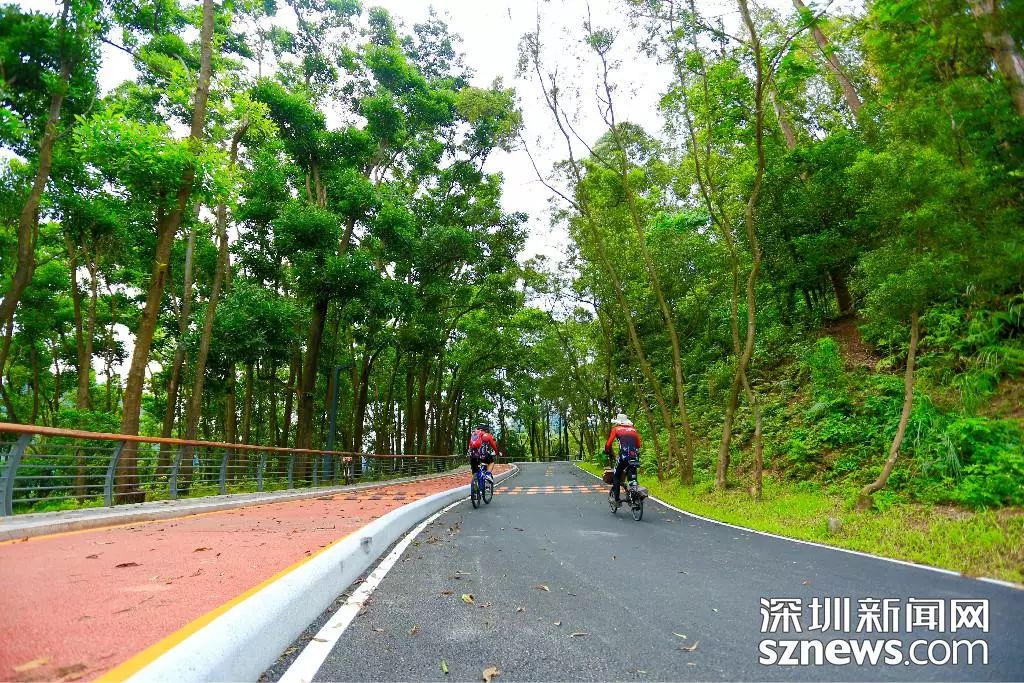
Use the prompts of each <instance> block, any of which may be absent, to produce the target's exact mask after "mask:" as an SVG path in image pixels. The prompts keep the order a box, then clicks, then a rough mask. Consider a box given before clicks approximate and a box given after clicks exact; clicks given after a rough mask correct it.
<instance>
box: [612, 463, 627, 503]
mask: <svg viewBox="0 0 1024 683" xmlns="http://www.w3.org/2000/svg"><path fill="white" fill-rule="evenodd" d="M625 469H626V461H625V460H623V459H622V458H619V459H618V461H617V462H616V463H615V473H614V474H612V494H613V495H614V496H615V502H617V503H618V502H621V498H620V497H619V487H620V486H621V485H622V473H623V472H624V471H625Z"/></svg>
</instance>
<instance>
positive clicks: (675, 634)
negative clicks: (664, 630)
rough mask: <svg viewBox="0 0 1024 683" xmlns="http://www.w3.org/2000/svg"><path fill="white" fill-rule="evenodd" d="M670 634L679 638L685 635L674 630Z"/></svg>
mask: <svg viewBox="0 0 1024 683" xmlns="http://www.w3.org/2000/svg"><path fill="white" fill-rule="evenodd" d="M672 635H674V636H679V637H680V638H685V637H686V636H684V635H683V634H682V633H676V632H675V631H672Z"/></svg>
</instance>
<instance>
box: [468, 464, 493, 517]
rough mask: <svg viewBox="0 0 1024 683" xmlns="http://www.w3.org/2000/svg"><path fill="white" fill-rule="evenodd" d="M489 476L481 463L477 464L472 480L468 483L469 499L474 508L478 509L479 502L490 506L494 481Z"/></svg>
mask: <svg viewBox="0 0 1024 683" xmlns="http://www.w3.org/2000/svg"><path fill="white" fill-rule="evenodd" d="M489 474H490V473H489V472H488V471H487V467H486V466H485V465H484V464H483V463H479V464H477V466H476V472H474V473H473V480H472V481H471V482H470V483H469V499H470V501H472V503H473V507H474V508H478V507H480V501H481V500H483V502H484V504H485V505H490V504H491V499H492V498H493V497H494V480H493V479H491V477H490V476H489Z"/></svg>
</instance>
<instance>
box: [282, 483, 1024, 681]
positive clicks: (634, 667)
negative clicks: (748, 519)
mask: <svg viewBox="0 0 1024 683" xmlns="http://www.w3.org/2000/svg"><path fill="white" fill-rule="evenodd" d="M520 467H521V468H522V472H521V473H520V474H519V475H518V476H517V477H515V478H513V479H512V480H511V481H510V482H509V483H508V484H507V485H506V486H504V487H501V488H499V489H498V491H497V493H496V495H495V497H494V502H493V503H492V504H491V505H489V506H483V507H481V509H479V510H474V509H472V508H471V507H470V505H469V503H468V502H467V503H464V504H462V505H459V506H458V507H456V508H454V509H453V510H451V511H450V512H448V513H447V514H445V515H443V516H441V517H440V518H439V519H438V520H437V521H436V522H434V523H433V524H432V525H431V526H430V527H428V528H427V529H426V530H425V531H424V532H423V533H422V534H421V535H420V536H419V537H418V539H417V542H416V543H415V544H414V545H412V546H410V547H409V549H408V550H407V551H406V553H405V555H404V557H403V558H402V560H401V561H400V562H399V563H398V564H397V565H396V566H395V567H394V568H393V569H392V570H391V572H390V573H389V574H388V575H387V577H386V578H385V579H384V581H383V582H382V583H381V585H380V586H379V587H378V589H377V591H376V592H375V593H374V595H373V596H372V598H371V600H370V602H369V604H368V606H367V609H366V610H365V611H364V613H363V614H362V615H361V616H359V617H357V618H356V619H355V620H354V621H353V622H352V624H351V625H350V626H349V627H348V630H347V631H346V632H345V634H344V635H343V636H342V638H341V640H340V641H339V643H338V645H337V647H335V649H334V650H333V651H332V653H331V655H330V657H329V658H328V660H327V661H326V662H325V663H324V665H323V666H322V667H321V669H320V671H319V672H318V674H317V680H322V681H336V680H341V681H349V680H374V681H393V680H409V681H420V680H477V681H479V680H481V672H482V671H483V670H484V669H485V668H487V667H490V666H494V667H497V668H498V669H499V670H500V671H501V677H500V679H498V680H499V681H500V682H502V683H504V682H507V681H514V680H543V681H548V680H551V681H555V680H557V681H563V680H588V681H589V680H641V681H647V680H651V681H659V680H1018V681H1019V680H1024V591H1021V590H1016V589H1013V588H1009V587H1003V586H998V585H994V584H990V583H985V582H980V581H976V580H972V579H967V578H962V577H959V576H952V575H948V574H942V573H938V572H934V571H928V570H925V569H920V568H916V567H910V566H905V565H900V564H895V563H892V562H885V561H883V560H879V559H874V558H870V557H862V556H857V555H852V554H849V553H843V552H838V551H834V550H830V549H827V548H820V547H815V546H810V545H805V544H799V543H794V542H790V541H786V540H781V539H776V538H772V537H768V536H763V535H759V534H755V533H751V532H744V531H739V530H737V529H734V528H730V527H726V526H723V525H718V524H714V523H711V522H706V521H703V520H699V519H696V518H693V517H689V516H687V515H684V514H681V513H678V512H676V511H674V510H671V509H669V508H666V507H663V506H661V505H658V504H656V503H654V502H653V501H648V504H647V508H646V510H645V515H644V518H643V521H641V522H634V521H633V519H632V518H631V517H630V516H629V513H628V510H626V509H623V510H620V511H619V513H618V514H617V515H612V514H611V512H610V511H609V508H608V505H607V498H606V495H605V494H604V493H602V492H593V491H592V490H593V488H594V485H595V484H599V483H600V482H598V480H596V479H594V478H593V477H591V476H589V475H587V474H585V473H583V472H581V471H579V470H577V469H576V468H575V467H573V466H572V465H570V464H568V463H557V464H542V463H538V464H526V465H520ZM549 486H555V487H561V486H569V487H573V489H572V492H569V493H564V492H554V493H536V494H527V491H528V490H534V489H533V487H549ZM538 586H546V587H547V588H549V589H550V590H543V589H542V588H538ZM464 593H465V594H471V595H472V596H473V603H474V604H472V605H470V604H466V603H465V602H464V601H463V600H462V595H463V594H464ZM815 597H818V598H850V601H851V608H850V609H851V613H852V614H851V624H850V628H849V630H847V631H846V632H826V633H821V632H808V631H807V629H808V627H810V626H813V619H812V617H813V614H812V613H813V609H812V607H811V600H812V599H813V598H815ZM761 598H799V599H800V600H801V601H802V602H801V608H802V613H801V615H800V620H799V622H800V624H801V628H802V632H801V633H790V634H785V633H775V634H764V633H762V631H761V629H762V625H763V623H762V611H761V602H760V599H761ZM866 598H882V599H896V600H898V603H894V604H895V605H896V606H897V607H898V608H899V609H900V613H899V631H900V632H898V633H894V634H864V633H860V634H858V633H856V629H857V623H858V609H859V605H860V603H859V602H858V601H860V600H862V599H866ZM909 598H915V599H938V600H941V601H943V605H944V607H943V609H944V611H945V612H946V614H944V621H945V624H944V626H945V630H946V632H945V633H938V632H935V631H926V630H923V627H922V626H918V627H917V628H914V629H913V631H912V632H911V633H906V621H905V620H906V612H907V611H908V602H907V600H908V599H909ZM953 599H956V600H965V599H967V600H985V599H987V600H988V601H989V608H988V609H989V615H988V616H989V631H988V632H987V633H982V632H980V631H978V630H976V629H970V630H965V629H963V628H961V629H960V630H958V631H957V632H956V633H949V628H950V625H951V624H950V618H951V616H952V615H951V614H950V613H949V612H950V611H951V604H950V602H949V601H950V600H953ZM789 623H790V624H792V622H789ZM844 630H845V629H844ZM776 631H778V629H776ZM410 632H411V633H410ZM681 636H685V638H682V637H681ZM763 639H775V640H783V639H788V640H792V639H798V640H806V639H819V640H824V641H829V640H836V639H838V640H855V641H860V640H865V639H870V640H872V641H874V640H884V639H895V640H899V641H901V642H902V643H903V646H902V647H903V650H902V654H903V655H904V656H905V655H907V654H909V653H908V650H909V647H910V643H911V642H912V641H915V640H926V641H933V640H945V641H946V642H947V643H948V642H950V641H951V640H954V639H957V640H959V639H963V640H971V641H973V640H977V639H983V640H985V641H986V643H987V648H988V661H989V663H988V664H987V665H981V664H978V663H975V664H974V665H967V664H964V663H961V664H959V665H956V666H954V665H950V664H947V665H943V666H938V665H917V664H905V663H904V662H903V659H905V657H904V656H901V657H900V662H899V663H898V664H890V665H886V664H878V665H875V666H870V665H861V666H858V665H856V664H852V663H851V664H848V665H844V666H839V665H828V664H822V665H810V666H780V665H771V666H769V665H763V664H759V663H758V660H759V657H761V656H762V653H759V642H760V641H762V640H763ZM681 646H683V647H686V648H693V649H690V650H688V649H681ZM694 646H695V647H694ZM798 647H802V646H798ZM892 647H897V646H896V645H895V644H894V645H893V646H892ZM927 652H928V644H927V643H926V644H925V645H922V646H919V649H918V650H916V651H915V654H916V655H917V656H918V657H919V658H926V657H927ZM946 652H947V648H946V647H945V646H943V645H942V644H940V645H939V646H934V647H933V653H934V654H935V655H936V657H938V658H939V659H942V657H943V656H945V655H946ZM783 654H784V651H783V646H779V649H778V650H777V655H778V656H780V657H781V656H782V655H783ZM840 654H842V653H841V652H840ZM794 655H795V656H798V654H797V653H794ZM980 655H981V653H980V650H978V649H976V650H975V656H976V657H978V658H980ZM884 656H885V654H883V657H884ZM959 656H961V657H966V651H965V650H960V655H959ZM442 660H444V663H445V665H446V667H447V669H448V673H447V674H445V673H444V672H443V671H442V665H441V662H442ZM282 666H284V664H282ZM279 670H283V669H280V667H279ZM273 671H274V670H271V671H270V672H268V674H269V676H268V677H269V678H273Z"/></svg>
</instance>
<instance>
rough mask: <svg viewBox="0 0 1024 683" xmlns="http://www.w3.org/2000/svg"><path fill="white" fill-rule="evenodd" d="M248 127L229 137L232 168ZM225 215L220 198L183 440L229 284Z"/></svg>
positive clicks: (193, 425) (191, 434)
mask: <svg viewBox="0 0 1024 683" xmlns="http://www.w3.org/2000/svg"><path fill="white" fill-rule="evenodd" d="M248 128H249V119H243V120H242V122H241V123H240V124H239V125H238V129H237V130H236V131H235V133H234V135H232V136H231V148H230V152H229V163H230V166H231V167H232V168H233V167H234V165H235V162H236V161H237V159H238V144H239V142H240V141H241V139H242V136H243V135H245V132H246V130H248ZM227 226H228V215H227V199H226V198H225V197H221V199H220V201H219V202H218V204H217V240H218V247H217V264H216V266H215V267H214V271H213V282H212V283H211V285H210V299H209V301H208V302H207V304H206V313H205V314H204V316H203V329H202V332H201V333H200V335H199V349H198V350H197V352H196V362H195V376H194V377H193V380H192V395H191V397H190V399H189V402H188V408H187V410H186V412H185V438H186V439H190V440H192V439H195V438H196V434H197V432H198V428H199V418H200V414H201V412H202V406H203V391H204V386H205V383H206V363H207V361H208V359H209V357H210V345H211V344H212V343H213V323H214V320H215V318H216V313H217V305H218V304H219V303H220V294H221V290H222V289H227V287H228V285H229V284H230V282H231V261H230V257H229V247H230V242H229V240H228V228H227ZM234 375H235V368H234V364H233V363H232V364H230V367H229V368H228V392H227V396H226V398H228V397H230V404H231V405H230V411H229V410H228V409H227V406H225V412H224V417H225V420H226V422H225V432H226V431H227V429H228V427H230V430H231V433H232V439H231V442H232V443H233V442H234V421H235V377H234Z"/></svg>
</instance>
